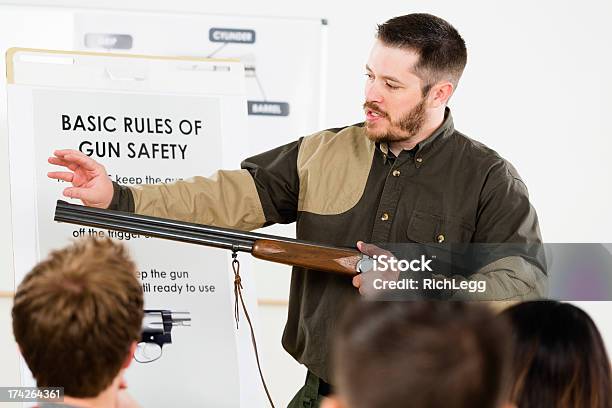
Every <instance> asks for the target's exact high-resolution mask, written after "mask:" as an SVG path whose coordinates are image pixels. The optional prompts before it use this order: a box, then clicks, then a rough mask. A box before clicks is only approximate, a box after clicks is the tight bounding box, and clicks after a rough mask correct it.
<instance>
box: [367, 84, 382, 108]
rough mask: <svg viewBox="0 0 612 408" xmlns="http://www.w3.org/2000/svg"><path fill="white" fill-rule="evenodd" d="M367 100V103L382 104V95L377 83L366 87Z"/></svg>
mask: <svg viewBox="0 0 612 408" xmlns="http://www.w3.org/2000/svg"><path fill="white" fill-rule="evenodd" d="M365 99H366V102H376V103H381V102H382V99H383V98H382V95H381V93H380V92H379V90H378V87H377V86H376V84H375V83H372V84H367V85H366V88H365Z"/></svg>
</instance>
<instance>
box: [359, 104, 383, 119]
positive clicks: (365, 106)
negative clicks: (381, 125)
mask: <svg viewBox="0 0 612 408" xmlns="http://www.w3.org/2000/svg"><path fill="white" fill-rule="evenodd" d="M363 109H369V110H373V111H375V112H377V113H378V114H380V116H381V117H385V116H387V112H385V111H383V110H381V109H380V108H379V107H378V105H377V104H376V103H374V102H367V101H366V102H365V103H364V104H363Z"/></svg>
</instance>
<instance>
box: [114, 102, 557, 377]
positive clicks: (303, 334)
mask: <svg viewBox="0 0 612 408" xmlns="http://www.w3.org/2000/svg"><path fill="white" fill-rule="evenodd" d="M241 167H242V170H235V171H220V172H219V173H217V174H216V175H215V176H213V177H210V178H205V177H194V178H193V179H189V180H185V181H179V182H177V183H173V184H171V185H163V186H136V187H130V188H126V187H120V186H119V185H115V196H114V197H113V202H112V204H111V208H113V209H120V210H127V211H136V212H138V213H142V214H147V215H153V216H161V217H168V218H176V219H181V220H186V221H191V222H199V223H203V224H212V225H217V226H222V227H231V228H240V229H255V228H259V227H261V226H264V225H269V224H273V223H283V224H286V223H292V222H295V223H296V235H297V238H298V239H302V240H307V241H314V242H320V243H324V244H330V245H335V246H348V247H354V246H355V244H356V242H357V241H358V240H361V241H365V242H374V243H382V242H419V243H428V242H440V241H444V242H450V243H471V242H482V243H540V242H541V237H540V232H539V227H538V220H537V216H536V212H535V210H534V208H533V207H532V206H531V205H530V202H529V198H528V193H527V187H526V186H525V184H524V183H523V181H522V180H521V178H520V177H519V175H518V173H517V171H516V170H515V169H514V167H513V166H512V165H511V164H510V163H508V162H507V161H506V160H504V159H503V158H502V157H500V156H499V155H498V154H497V153H496V152H495V151H493V150H491V149H489V148H488V147H486V146H485V145H483V144H482V143H479V142H477V141H474V140H472V139H470V138H468V137H466V136H465V135H463V134H462V133H460V132H458V131H457V130H455V129H454V126H453V120H452V117H451V114H450V111H449V110H448V109H447V112H446V117H445V120H444V122H443V124H442V125H441V126H440V127H439V128H438V129H437V130H436V131H435V132H434V133H433V134H432V135H431V136H430V137H429V138H427V139H426V140H425V141H423V142H421V143H420V144H418V145H417V146H416V148H415V149H413V150H412V151H403V152H402V153H401V154H399V156H398V157H397V158H395V157H394V156H392V155H390V152H389V151H388V149H387V146H386V145H385V144H377V143H374V142H372V141H370V140H369V139H368V137H367V135H366V133H365V128H364V124H363V123H361V124H356V125H352V126H347V127H343V128H338V129H329V130H325V131H322V132H317V133H315V134H312V135H309V136H306V137H302V138H300V139H299V140H297V141H295V142H293V143H289V144H287V145H284V146H281V147H278V148H276V149H273V150H270V151H268V152H265V153H262V154H259V155H257V156H254V157H251V158H248V159H246V160H245V161H244V162H242V165H241ZM540 266H541V265H538V264H537V263H533V262H531V261H529V262H528V260H527V258H522V257H520V256H519V257H508V258H504V259H500V260H498V261H496V262H493V263H492V264H490V265H487V266H486V267H484V268H482V269H481V270H479V271H477V272H476V273H475V275H478V276H479V278H480V279H485V280H487V281H488V287H489V289H488V291H487V292H488V294H489V296H493V298H496V299H504V300H520V299H527V298H532V297H538V296H539V295H541V294H542V293H543V291H544V288H543V287H544V284H543V281H544V280H545V279H544V278H545V275H544V273H543V271H542V269H543V268H541V267H540ZM464 279H470V277H469V276H468V277H464ZM496 293H497V294H498V296H499V297H495V294H496ZM491 294H493V295H491ZM358 296H359V294H358V291H357V289H356V288H355V287H353V286H352V283H351V278H350V277H347V276H339V275H334V274H329V273H322V272H318V271H314V270H308V269H304V268H299V267H294V268H293V273H292V277H291V289H290V295H289V312H288V318H287V323H286V326H285V330H284V334H283V339H282V344H283V346H284V348H285V349H286V350H287V352H289V353H290V354H291V355H292V356H293V357H294V358H295V359H296V360H297V361H299V362H300V363H302V364H304V365H306V366H307V367H308V369H309V370H310V371H312V372H313V373H314V374H316V375H317V376H319V377H320V378H322V379H323V380H324V381H327V382H330V356H329V350H330V340H331V335H332V333H333V330H334V327H335V326H336V322H337V319H338V317H339V316H340V315H341V314H342V311H343V308H344V307H345V306H346V304H347V303H348V302H350V301H351V300H354V299H355V298H356V297H358Z"/></svg>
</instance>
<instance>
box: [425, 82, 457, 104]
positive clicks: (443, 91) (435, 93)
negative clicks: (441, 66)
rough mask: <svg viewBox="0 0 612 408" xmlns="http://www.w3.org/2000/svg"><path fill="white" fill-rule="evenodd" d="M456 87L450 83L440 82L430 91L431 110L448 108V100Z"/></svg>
mask: <svg viewBox="0 0 612 408" xmlns="http://www.w3.org/2000/svg"><path fill="white" fill-rule="evenodd" d="M454 89H455V87H454V86H453V84H451V83H450V82H448V81H443V82H438V83H436V84H435V85H434V86H432V87H431V89H430V90H429V96H428V99H429V106H430V107H431V108H439V107H441V106H446V104H447V103H448V100H449V99H450V97H451V95H452V94H453V91H454Z"/></svg>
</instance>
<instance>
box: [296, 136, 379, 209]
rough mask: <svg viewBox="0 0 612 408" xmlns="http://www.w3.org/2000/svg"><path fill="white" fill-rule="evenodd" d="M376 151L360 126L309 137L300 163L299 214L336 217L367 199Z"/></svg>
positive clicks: (300, 152)
mask: <svg viewBox="0 0 612 408" xmlns="http://www.w3.org/2000/svg"><path fill="white" fill-rule="evenodd" d="M374 149H375V146H374V143H373V142H372V141H370V139H368V137H367V136H366V134H365V130H364V128H362V127H358V126H349V127H346V128H344V129H342V130H340V131H338V132H333V131H323V132H319V133H315V134H313V135H311V136H307V137H305V138H304V140H303V141H302V145H301V146H300V151H299V152H298V159H297V170H298V176H299V179H300V194H299V198H298V211H305V212H310V213H314V214H319V215H335V214H341V213H343V212H346V211H348V210H350V209H351V208H353V207H354V206H355V204H357V203H358V202H359V200H360V199H361V196H362V195H363V191H364V189H365V185H366V181H367V180H368V175H369V173H370V168H371V164H372V158H373V156H374Z"/></svg>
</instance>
